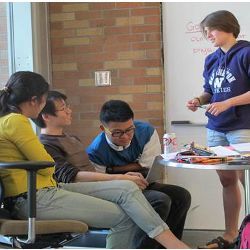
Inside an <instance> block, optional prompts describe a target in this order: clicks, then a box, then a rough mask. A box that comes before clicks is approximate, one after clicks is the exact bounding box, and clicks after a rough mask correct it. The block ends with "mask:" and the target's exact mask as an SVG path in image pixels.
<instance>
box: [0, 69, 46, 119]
mask: <svg viewBox="0 0 250 250" xmlns="http://www.w3.org/2000/svg"><path fill="white" fill-rule="evenodd" d="M48 90H49V84H48V83H47V82H46V80H45V79H44V78H43V77H42V76H41V75H39V74H37V73H34V72H30V71H19V72H16V73H14V74H12V75H11V77H10V78H9V80H8V82H7V83H6V85H5V87H4V88H3V89H1V90H0V117H1V116H4V115H7V114H9V113H12V112H13V113H20V112H21V110H20V108H19V105H20V104H21V103H23V102H26V101H29V100H31V98H32V97H34V96H36V98H37V99H38V100H40V99H41V97H42V96H43V95H44V94H46V93H47V92H48Z"/></svg>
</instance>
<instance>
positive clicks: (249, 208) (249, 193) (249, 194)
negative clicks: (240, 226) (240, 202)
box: [244, 169, 250, 215]
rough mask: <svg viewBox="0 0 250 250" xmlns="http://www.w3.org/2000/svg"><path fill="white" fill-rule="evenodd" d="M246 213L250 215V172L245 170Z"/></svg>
mask: <svg viewBox="0 0 250 250" xmlns="http://www.w3.org/2000/svg"><path fill="white" fill-rule="evenodd" d="M244 188H245V213H246V215H248V214H250V190H249V170H248V169H246V170H245V187H244Z"/></svg>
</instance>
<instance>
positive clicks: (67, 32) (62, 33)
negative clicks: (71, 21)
mask: <svg viewBox="0 0 250 250" xmlns="http://www.w3.org/2000/svg"><path fill="white" fill-rule="evenodd" d="M50 35H51V37H52V38H53V37H74V36H75V35H76V31H75V30H71V29H64V30H56V29H52V30H51V32H50Z"/></svg>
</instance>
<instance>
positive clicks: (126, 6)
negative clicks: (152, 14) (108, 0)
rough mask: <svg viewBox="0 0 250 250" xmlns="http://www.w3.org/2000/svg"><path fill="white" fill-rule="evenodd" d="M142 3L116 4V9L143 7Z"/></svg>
mask: <svg viewBox="0 0 250 250" xmlns="http://www.w3.org/2000/svg"><path fill="white" fill-rule="evenodd" d="M143 6H144V3H143V2H140V3H139V2H134V3H133V2H125V3H122V2H120V3H118V2H117V3H116V8H117V9H119V8H126V9H130V8H138V7H143Z"/></svg>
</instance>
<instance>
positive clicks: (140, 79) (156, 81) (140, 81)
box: [134, 76, 162, 84]
mask: <svg viewBox="0 0 250 250" xmlns="http://www.w3.org/2000/svg"><path fill="white" fill-rule="evenodd" d="M147 83H150V84H159V83H162V78H161V77H158V76H155V77H154V76H151V77H137V78H135V79H134V84H147Z"/></svg>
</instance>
